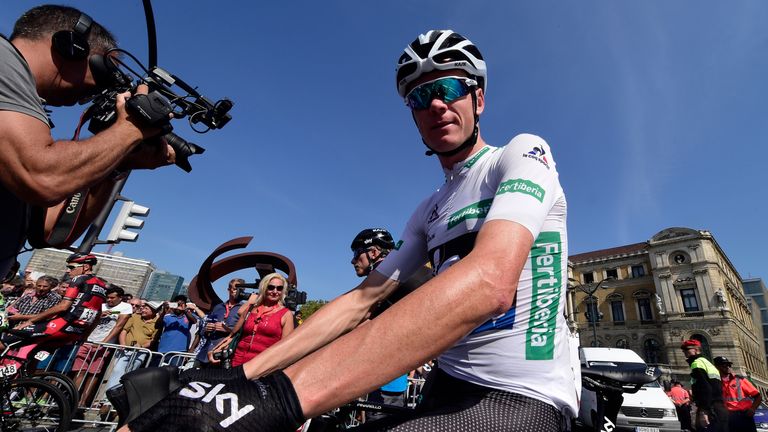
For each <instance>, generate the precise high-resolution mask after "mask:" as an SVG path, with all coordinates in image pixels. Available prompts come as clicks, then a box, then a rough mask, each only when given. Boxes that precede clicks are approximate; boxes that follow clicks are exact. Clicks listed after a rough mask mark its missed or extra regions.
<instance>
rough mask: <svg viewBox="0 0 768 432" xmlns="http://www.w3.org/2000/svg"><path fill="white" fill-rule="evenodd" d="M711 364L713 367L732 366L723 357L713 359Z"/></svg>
mask: <svg viewBox="0 0 768 432" xmlns="http://www.w3.org/2000/svg"><path fill="white" fill-rule="evenodd" d="M712 363H714V364H715V366H721V365H726V366H730V365H732V364H733V363H731V361H730V360H728V357H724V356H717V357H715V358H714V359H712Z"/></svg>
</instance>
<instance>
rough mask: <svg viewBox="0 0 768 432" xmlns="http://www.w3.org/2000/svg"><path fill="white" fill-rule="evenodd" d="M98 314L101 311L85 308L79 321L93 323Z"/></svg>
mask: <svg viewBox="0 0 768 432" xmlns="http://www.w3.org/2000/svg"><path fill="white" fill-rule="evenodd" d="M98 315H99V313H98V312H96V311H95V310H92V309H83V313H81V314H80V318H79V321H82V322H84V323H85V324H92V323H93V321H94V320H95V319H96V317H97V316H98Z"/></svg>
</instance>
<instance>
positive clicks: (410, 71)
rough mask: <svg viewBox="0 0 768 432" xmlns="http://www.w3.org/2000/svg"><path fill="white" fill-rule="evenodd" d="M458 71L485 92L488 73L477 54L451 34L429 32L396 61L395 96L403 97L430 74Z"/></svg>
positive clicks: (475, 50)
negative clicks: (420, 79)
mask: <svg viewBox="0 0 768 432" xmlns="http://www.w3.org/2000/svg"><path fill="white" fill-rule="evenodd" d="M450 69H461V70H463V71H465V72H466V73H468V74H469V75H470V76H472V77H475V78H476V79H477V82H478V85H479V86H480V88H482V89H483V91H485V89H486V85H487V84H486V83H487V77H488V72H487V70H486V68H485V61H484V60H483V56H482V54H480V50H478V49H477V47H476V46H475V45H474V44H472V41H470V40H469V39H467V38H465V37H464V36H462V35H460V34H458V33H456V32H454V31H453V30H430V31H428V32H426V33H424V34H421V35H419V37H418V38H416V40H414V41H413V42H411V44H410V45H408V46H407V47H405V50H404V52H403V55H401V56H400V59H399V60H398V61H397V93H399V94H400V97H405V95H406V89H407V88H408V86H409V85H410V84H411V83H412V82H413V81H414V80H415V79H417V78H418V77H420V76H421V75H423V74H425V73H428V72H432V71H433V70H450Z"/></svg>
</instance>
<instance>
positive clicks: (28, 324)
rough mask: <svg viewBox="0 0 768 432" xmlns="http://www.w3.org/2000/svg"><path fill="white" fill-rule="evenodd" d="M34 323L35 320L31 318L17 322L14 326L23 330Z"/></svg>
mask: <svg viewBox="0 0 768 432" xmlns="http://www.w3.org/2000/svg"><path fill="white" fill-rule="evenodd" d="M32 324H34V322H32V321H31V320H27V321H22V322H20V323H18V324H16V327H14V329H16V330H21V329H23V328H24V327H27V326H31V325H32Z"/></svg>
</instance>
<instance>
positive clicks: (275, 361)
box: [244, 271, 399, 379]
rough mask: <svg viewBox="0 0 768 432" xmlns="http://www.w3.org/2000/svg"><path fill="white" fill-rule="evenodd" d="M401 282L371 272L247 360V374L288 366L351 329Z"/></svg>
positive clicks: (264, 372) (271, 370)
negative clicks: (353, 286)
mask: <svg viewBox="0 0 768 432" xmlns="http://www.w3.org/2000/svg"><path fill="white" fill-rule="evenodd" d="M398 285H399V283H398V282H397V281H394V280H392V279H389V278H387V277H386V276H384V275H382V274H381V273H378V272H376V271H373V272H371V274H370V275H369V276H368V277H367V278H365V280H363V282H362V283H361V284H360V285H358V286H357V288H355V289H353V290H351V291H349V292H347V293H346V294H343V295H341V296H339V297H337V298H336V299H335V300H333V301H332V302H330V303H328V304H327V305H325V306H323V307H322V308H320V309H319V310H318V311H317V312H315V313H313V314H312V316H311V317H309V319H307V320H306V321H304V324H302V325H300V326H299V327H298V328H296V330H295V331H293V332H291V333H290V335H289V336H288V337H284V338H283V339H282V340H281V341H280V342H278V343H276V344H275V345H273V346H271V347H270V348H269V349H267V350H266V351H264V352H262V353H261V354H259V355H258V356H256V357H254V358H253V359H252V360H250V361H249V362H248V363H246V364H245V365H244V369H245V374H246V376H247V377H248V378H250V379H254V378H258V377H260V376H263V375H266V374H267V373H270V372H274V371H276V370H278V369H284V368H286V367H288V366H290V365H292V364H293V363H295V362H296V361H298V360H300V359H301V358H303V357H305V356H307V355H308V354H310V353H312V352H314V351H315V350H317V349H318V348H321V347H323V346H325V345H327V344H328V343H330V342H331V341H333V340H335V339H337V338H338V337H340V336H342V335H343V334H345V333H347V332H349V331H350V330H352V329H354V328H355V327H357V326H358V325H360V324H361V323H362V322H363V321H365V320H366V318H368V316H369V315H370V310H371V308H372V307H373V306H374V305H376V304H377V303H378V302H379V301H381V300H384V299H385V298H387V297H388V296H389V295H390V294H391V293H392V292H394V291H395V289H397V287H398Z"/></svg>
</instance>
